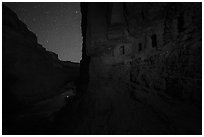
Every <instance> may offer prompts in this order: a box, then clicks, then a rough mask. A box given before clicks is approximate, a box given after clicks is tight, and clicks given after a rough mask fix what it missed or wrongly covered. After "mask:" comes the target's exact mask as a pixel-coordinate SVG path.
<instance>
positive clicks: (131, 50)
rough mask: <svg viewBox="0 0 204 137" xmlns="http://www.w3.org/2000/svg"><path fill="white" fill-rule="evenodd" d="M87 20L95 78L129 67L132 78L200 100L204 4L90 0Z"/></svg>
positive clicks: (92, 73)
mask: <svg viewBox="0 0 204 137" xmlns="http://www.w3.org/2000/svg"><path fill="white" fill-rule="evenodd" d="M87 19H88V22H87V40H86V41H87V45H86V46H87V47H86V50H87V55H89V56H90V57H91V62H90V71H91V75H92V76H93V77H95V78H97V77H104V76H108V77H114V74H112V72H115V73H116V71H117V70H118V72H117V73H116V74H115V76H118V73H122V71H123V70H124V71H127V73H124V74H125V76H126V75H127V74H128V75H129V81H128V82H131V83H138V84H140V85H143V86H146V87H148V88H151V89H157V90H162V92H164V93H166V94H168V95H170V96H174V97H178V98H191V99H193V100H195V101H201V98H200V97H201V86H198V85H200V84H201V61H200V60H201V57H202V53H201V42H202V40H201V28H202V24H201V6H200V4H198V3H113V4H112V3H103V4H101V3H100V4H96V3H90V4H88V15H87ZM95 66H100V67H95ZM195 66H196V68H195ZM125 68H126V69H125ZM112 70H113V71H112ZM110 75H111V76H110ZM121 77H123V78H124V75H122V76H121ZM198 87H199V89H197V88H198ZM175 88H176V89H178V88H179V89H180V90H179V91H175V90H174V89H175ZM195 88H196V89H197V90H196V91H195V90H193V89H195ZM169 90H170V91H169ZM174 91H175V92H176V93H174ZM178 92H180V93H178Z"/></svg>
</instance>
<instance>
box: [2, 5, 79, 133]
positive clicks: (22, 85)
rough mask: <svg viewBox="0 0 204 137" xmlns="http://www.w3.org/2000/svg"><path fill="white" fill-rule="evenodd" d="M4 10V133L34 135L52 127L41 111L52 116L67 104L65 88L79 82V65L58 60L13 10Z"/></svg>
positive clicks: (4, 7) (4, 8) (5, 8)
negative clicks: (45, 126) (63, 93)
mask: <svg viewBox="0 0 204 137" xmlns="http://www.w3.org/2000/svg"><path fill="white" fill-rule="evenodd" d="M2 8H3V9H2V15H3V19H2V21H3V22H2V28H3V30H2V33H3V37H2V38H3V44H2V51H3V60H2V61H3V72H2V74H3V90H2V91H3V92H2V95H3V96H2V98H3V133H4V134H6V133H8V134H12V133H14V134H15V133H20V134H24V133H25V134H26V133H35V130H36V131H37V130H39V129H40V128H41V127H37V126H39V125H40V126H42V127H43V126H44V125H45V124H46V125H49V123H46V122H47V121H46V118H47V116H46V115H45V114H40V113H42V110H43V111H45V112H46V111H47V113H48V114H51V113H53V112H54V111H56V110H58V109H59V108H60V107H62V106H63V105H64V104H65V102H64V98H63V97H60V96H62V95H61V94H62V92H67V90H68V89H69V88H67V89H65V90H62V88H63V87H64V85H66V84H67V83H70V82H76V80H77V79H78V77H79V64H77V63H72V62H62V61H60V60H58V56H57V54H55V53H53V52H50V51H46V49H45V48H43V47H42V45H40V44H38V43H37V37H36V35H35V34H34V33H32V32H31V31H30V30H28V28H27V27H26V25H25V24H24V23H23V22H21V21H20V20H19V19H18V17H17V15H16V14H15V13H14V12H13V11H11V10H10V9H9V8H7V7H6V6H4V5H3V7H2ZM57 97H59V98H60V99H59V98H57ZM64 97H65V95H64ZM46 100H47V101H46ZM48 100H52V101H53V102H52V101H48ZM42 104H44V106H43V105H42ZM46 105H47V106H46ZM48 106H50V109H49V108H48ZM40 109H42V110H40ZM46 109H47V110H46ZM49 111H51V112H49ZM34 113H36V114H34ZM37 113H39V114H37ZM48 114H47V115H48ZM42 116H43V117H42ZM44 117H45V118H44ZM45 121H46V122H45ZM38 122H39V123H38ZM35 128H36V129H35ZM29 130H31V131H29ZM39 133H40V132H39Z"/></svg>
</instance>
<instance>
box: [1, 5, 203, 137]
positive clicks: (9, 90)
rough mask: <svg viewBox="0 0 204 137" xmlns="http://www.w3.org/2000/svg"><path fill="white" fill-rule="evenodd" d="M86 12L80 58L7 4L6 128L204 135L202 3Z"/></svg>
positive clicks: (87, 7)
mask: <svg viewBox="0 0 204 137" xmlns="http://www.w3.org/2000/svg"><path fill="white" fill-rule="evenodd" d="M80 9H81V15H82V20H81V31H82V36H83V43H82V59H81V60H80V63H73V62H70V61H60V60H59V59H58V58H57V55H56V54H55V53H52V52H49V51H47V50H46V49H45V48H43V47H42V45H40V44H38V42H37V37H36V35H35V34H34V33H33V32H31V31H30V30H28V28H27V27H26V25H25V24H24V23H23V22H22V21H21V20H19V19H18V17H17V15H16V14H15V13H14V12H13V11H12V10H10V9H9V8H7V7H6V6H4V5H3V10H2V11H3V19H2V21H3V23H2V24H3V27H2V28H3V32H2V33H3V45H2V46H3V48H2V49H3V89H2V94H3V95H2V97H3V105H2V107H3V113H2V115H3V118H2V120H3V128H2V131H3V134H32V135H36V134H37V135H38V134H42V135H177V134H178V135H195V134H196V135H198V134H202V75H201V74H202V62H201V60H202V51H201V49H202V37H201V36H202V31H201V30H202V29H201V28H202V20H201V19H202V16H201V15H202V12H201V9H202V3H165V2H164V3H125V2H124V3H120V2H118V3H93V2H91V3H83V2H82V3H80ZM14 41H15V42H14Z"/></svg>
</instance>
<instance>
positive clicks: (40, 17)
mask: <svg viewBox="0 0 204 137" xmlns="http://www.w3.org/2000/svg"><path fill="white" fill-rule="evenodd" d="M3 4H5V5H6V6H7V7H9V8H11V9H12V10H13V11H14V12H15V13H17V15H18V17H19V19H20V20H22V21H23V22H24V23H25V24H26V25H27V26H28V28H29V29H30V30H31V31H32V32H34V33H35V34H36V35H37V37H38V43H40V44H42V45H43V47H45V48H46V49H47V50H49V51H53V52H55V53H57V54H58V57H59V59H60V60H66V61H67V60H68V61H73V62H79V61H80V60H81V54H82V53H81V48H82V46H81V44H82V36H81V13H80V3H79V2H12V3H11V2H10V3H3Z"/></svg>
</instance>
